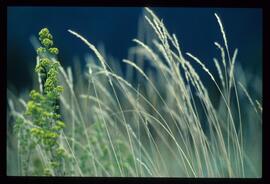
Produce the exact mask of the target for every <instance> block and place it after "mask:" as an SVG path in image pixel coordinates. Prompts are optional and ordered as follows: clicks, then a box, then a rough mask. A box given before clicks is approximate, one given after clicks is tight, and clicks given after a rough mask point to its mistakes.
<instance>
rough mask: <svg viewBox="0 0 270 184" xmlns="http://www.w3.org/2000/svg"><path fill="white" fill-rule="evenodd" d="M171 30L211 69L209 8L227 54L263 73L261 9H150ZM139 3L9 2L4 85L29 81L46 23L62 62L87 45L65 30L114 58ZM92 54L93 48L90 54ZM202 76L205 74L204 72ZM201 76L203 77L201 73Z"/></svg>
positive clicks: (130, 31) (78, 57) (215, 35)
mask: <svg viewBox="0 0 270 184" xmlns="http://www.w3.org/2000/svg"><path fill="white" fill-rule="evenodd" d="M152 10H154V12H155V13H156V14H157V15H158V16H159V17H160V18H162V19H163V21H164V23H165V26H166V27H167V28H168V30H169V32H170V33H175V34H176V35H177V37H178V39H179V41H180V44H181V47H182V52H183V53H185V52H190V53H192V54H193V55H195V56H197V57H198V58H200V59H201V60H202V61H204V62H205V64H206V66H209V67H210V69H211V67H212V70H215V68H214V65H213V57H216V58H218V59H220V52H219V50H218V49H216V47H215V45H214V42H215V41H218V42H219V43H220V44H221V45H224V43H223V40H222V35H221V33H220V29H219V26H218V23H217V21H216V18H215V16H214V13H217V14H218V15H219V16H220V18H221V20H222V23H223V25H224V27H225V31H226V34H227V39H228V44H229V47H230V52H231V55H232V54H233V51H234V49H235V48H238V49H239V52H238V59H237V62H238V63H241V65H242V66H243V68H244V70H246V71H248V72H249V73H252V74H255V75H259V76H261V75H262V10H261V9H248V8H241V9H239V8H157V7H155V8H152ZM142 14H143V8H140V7H121V8H120V7H9V8H8V21H7V33H8V38H7V41H8V43H7V84H8V86H7V87H8V88H12V89H13V91H14V90H15V91H14V92H15V93H16V92H17V93H20V92H21V91H24V90H27V89H28V90H29V89H31V88H32V86H33V79H32V77H33V68H34V66H35V64H36V61H35V57H36V52H35V50H34V48H33V45H32V44H31V42H30V37H31V36H36V37H37V35H38V32H39V30H40V29H41V28H43V27H48V28H49V30H50V31H51V33H52V35H53V36H54V41H55V45H56V47H58V48H59V50H60V54H59V57H60V58H59V60H60V61H61V62H62V64H63V65H64V66H69V65H71V66H74V62H79V61H80V62H82V63H81V66H85V63H84V62H85V61H84V57H85V54H87V53H90V50H89V49H88V48H87V46H85V45H84V44H83V43H82V42H81V41H80V40H78V39H77V38H75V37H74V36H73V35H71V34H70V33H69V32H68V31H67V30H68V29H72V30H74V31H76V32H78V33H80V34H81V35H83V36H85V37H86V38H87V39H88V40H89V41H90V42H91V43H93V44H94V45H95V46H97V45H100V44H102V45H104V48H105V50H106V53H108V54H109V55H111V56H113V57H114V58H116V59H117V60H118V61H119V62H120V61H121V60H122V59H124V58H127V55H128V49H129V48H130V47H131V46H134V45H135V43H133V42H132V39H133V38H136V37H137V35H138V34H137V33H138V22H139V21H138V20H139V18H140V17H142ZM91 54H92V53H91ZM203 75H204V74H203ZM202 77H203V76H202Z"/></svg>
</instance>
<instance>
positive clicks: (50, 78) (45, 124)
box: [14, 28, 65, 175]
mask: <svg viewBox="0 0 270 184" xmlns="http://www.w3.org/2000/svg"><path fill="white" fill-rule="evenodd" d="M39 40H40V42H41V44H42V45H43V46H44V47H40V48H38V49H37V53H38V60H39V62H38V64H37V65H36V68H35V71H36V73H37V74H39V75H40V77H41V78H42V80H43V81H44V83H43V84H42V88H43V93H42V92H38V91H36V90H32V91H31V92H30V94H29V96H30V100H29V101H28V103H27V107H26V111H25V113H24V118H25V119H29V120H31V122H33V125H34V126H33V127H32V128H29V127H28V128H27V127H23V126H25V123H24V120H23V119H18V120H17V122H16V124H15V127H14V128H15V129H16V130H17V131H18V129H20V128H22V129H25V130H27V132H30V134H31V136H30V135H27V136H26V137H28V138H29V137H31V140H30V141H28V142H31V141H32V142H33V143H34V144H33V145H32V146H31V149H34V148H35V146H36V145H37V144H39V145H40V146H41V148H42V149H44V150H45V152H47V154H48V155H50V157H51V158H50V160H51V162H50V164H49V165H48V166H47V167H48V168H45V169H44V174H45V175H51V174H52V173H51V171H53V173H54V174H61V169H60V168H61V161H62V159H64V154H63V152H62V151H61V147H60V145H59V143H58V139H59V137H60V134H61V132H62V131H63V129H64V127H65V123H64V122H63V121H62V120H61V114H59V112H58V111H57V110H58V109H59V104H57V101H58V100H59V97H60V95H61V93H62V92H63V89H64V88H63V86H61V85H59V84H58V83H59V81H58V73H59V66H60V63H59V62H58V61H54V60H53V59H54V58H51V57H49V56H48V54H52V55H55V56H56V55H57V54H58V49H57V48H54V47H52V46H53V40H52V35H51V34H50V32H49V30H48V29H47V28H44V29H42V30H41V31H40V32H39ZM21 137H22V135H20V137H19V138H21ZM22 146H24V147H23V148H24V149H22V151H25V150H26V149H30V147H29V146H28V148H27V145H22ZM49 168H51V170H50V169H49Z"/></svg>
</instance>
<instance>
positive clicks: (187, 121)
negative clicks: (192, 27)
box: [7, 8, 262, 178]
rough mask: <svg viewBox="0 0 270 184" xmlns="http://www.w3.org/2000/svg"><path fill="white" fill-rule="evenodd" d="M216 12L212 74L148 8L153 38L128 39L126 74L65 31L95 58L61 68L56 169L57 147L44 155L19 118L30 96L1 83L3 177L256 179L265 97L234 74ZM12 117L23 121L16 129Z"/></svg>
mask: <svg viewBox="0 0 270 184" xmlns="http://www.w3.org/2000/svg"><path fill="white" fill-rule="evenodd" d="M215 17H216V19H217V26H219V29H220V32H221V35H217V36H221V37H222V38H223V43H222V44H220V43H217V42H215V43H214V44H215V46H216V47H217V49H219V50H220V53H221V57H220V59H217V58H214V61H213V62H214V64H215V66H216V69H217V71H215V72H217V73H218V75H215V73H214V72H212V71H210V70H209V69H208V67H207V66H206V62H203V61H201V60H200V59H199V58H198V57H196V56H194V55H192V54H191V53H182V52H181V48H180V44H179V43H180V42H179V41H178V39H177V37H176V35H174V34H170V33H169V31H168V30H167V29H166V27H165V25H164V23H163V21H161V20H160V19H159V18H158V17H157V16H156V15H155V13H154V12H153V11H152V10H150V9H148V8H145V21H146V23H147V25H145V29H147V30H148V31H149V32H152V37H151V39H149V40H150V41H148V42H147V43H145V42H143V40H139V39H133V42H134V43H135V44H136V46H134V47H132V48H130V56H129V58H128V59H123V63H125V64H126V67H127V68H126V71H127V74H126V75H123V74H122V73H121V69H120V65H121V64H120V63H119V62H112V61H110V62H109V60H110V58H107V57H106V54H105V53H102V52H101V51H99V50H98V49H97V48H96V47H95V46H94V45H93V44H91V43H90V42H89V41H88V40H87V39H86V38H85V37H83V36H82V35H80V34H79V33H77V32H75V31H73V30H68V31H69V32H70V33H71V34H72V35H74V36H75V37H77V38H78V39H79V40H80V41H82V43H84V44H85V45H86V46H88V47H89V49H90V51H91V52H92V53H93V55H89V56H87V57H86V58H85V59H86V61H87V65H86V70H85V71H80V70H75V72H74V73H73V72H72V70H71V68H70V67H68V68H66V69H65V68H63V67H62V66H61V65H60V66H59V73H58V78H59V79H58V82H59V85H60V86H62V87H63V88H64V91H63V93H62V94H61V95H60V97H59V100H60V114H61V120H62V121H63V122H65V128H64V129H63V130H60V131H58V132H57V134H58V136H57V139H56V142H57V143H56V144H57V146H59V147H60V148H61V149H62V150H63V156H62V157H61V159H60V161H59V166H58V167H57V171H58V172H54V171H56V169H55V167H54V166H52V159H53V158H54V157H53V153H54V151H53V150H54V148H53V149H51V151H50V152H48V150H46V148H45V146H44V143H43V142H37V143H36V144H34V145H33V141H34V139H35V137H34V136H33V134H31V133H29V132H30V130H31V129H32V128H33V127H35V126H36V124H35V122H33V120H34V119H33V117H34V116H35V115H33V116H32V117H30V118H29V117H27V116H26V115H25V114H24V112H25V111H26V110H27V109H28V106H27V102H28V101H29V100H31V99H29V97H28V96H26V95H20V96H19V97H17V96H15V95H14V94H13V93H12V91H11V90H9V89H8V90H7V94H8V105H7V109H8V112H7V124H8V129H7V132H8V137H7V153H8V154H7V155H8V158H7V174H8V175H52V176H57V175H62V176H134V177H160V176H167V177H172V176H173V177H241V178H242V177H261V175H262V169H261V165H262V159H261V153H262V152H261V144H262V138H261V131H262V105H261V101H262V97H261V95H260V94H259V96H260V97H259V98H257V99H254V97H253V96H255V95H253V94H252V93H250V92H249V90H248V85H247V83H245V81H240V79H241V78H242V79H243V78H245V75H246V74H245V72H242V73H240V72H238V71H240V70H239V68H240V66H239V65H238V64H237V60H236V58H237V53H238V50H237V49H235V51H234V52H233V54H232V53H231V52H230V50H231V49H230V48H229V46H228V41H227V37H226V34H225V29H224V27H223V25H222V22H221V19H220V18H219V16H218V15H217V14H215ZM222 45H224V46H222ZM82 46H83V45H82ZM231 55H232V56H231ZM48 57H49V59H51V60H56V59H57V56H48ZM134 58H144V59H143V60H140V59H138V60H137V61H136V60H135V59H134ZM143 62H149V63H148V64H149V65H150V69H145V68H144V67H143V65H144V63H143ZM198 67H200V68H198ZM77 68H80V67H79V66H78V67H77ZM198 70H202V71H203V72H205V73H206V74H207V76H208V79H207V80H209V79H210V81H211V82H212V83H213V85H214V86H215V88H216V89H217V91H218V95H217V96H218V97H213V96H211V95H209V92H210V89H209V88H208V87H207V86H206V85H205V84H204V83H205V79H204V78H201V76H200V74H199V73H198ZM254 77H255V76H254ZM40 85H42V84H41V82H40V81H39V83H37V85H36V86H37V89H38V86H40ZM216 104H217V105H216ZM42 117H43V116H42V115H39V117H38V118H41V119H42ZM16 119H17V122H16V121H15V120H16ZM18 119H19V120H21V121H19V123H20V125H21V126H19V128H18V130H17V131H14V129H13V125H14V122H16V123H15V125H16V124H18ZM52 147H53V146H52ZM54 162H55V161H54ZM57 163H58V161H57ZM46 169H47V170H46Z"/></svg>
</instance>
